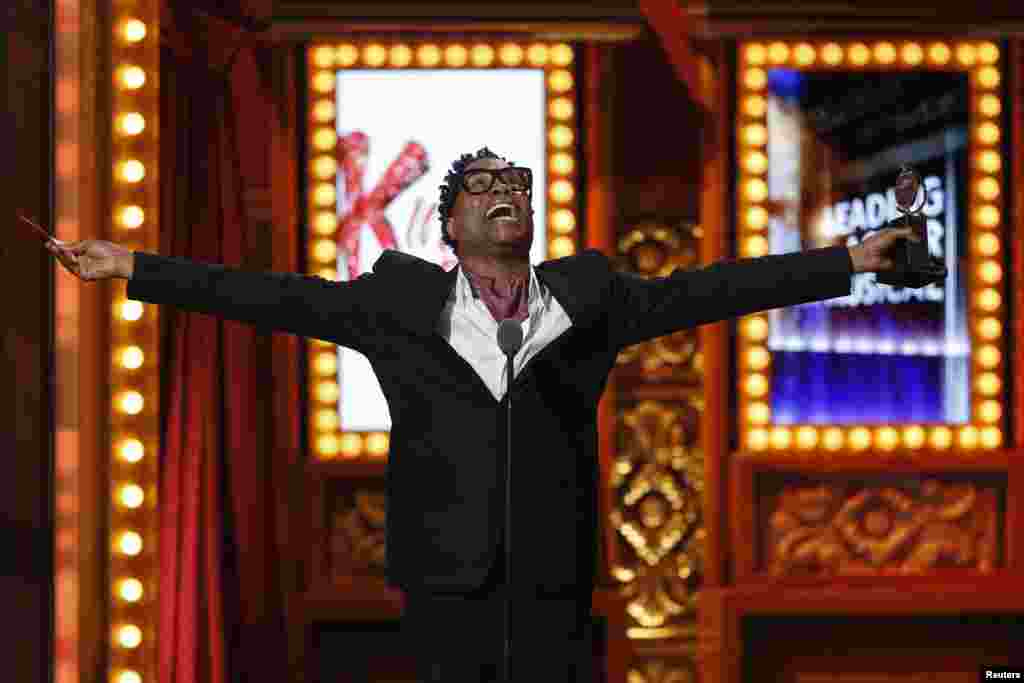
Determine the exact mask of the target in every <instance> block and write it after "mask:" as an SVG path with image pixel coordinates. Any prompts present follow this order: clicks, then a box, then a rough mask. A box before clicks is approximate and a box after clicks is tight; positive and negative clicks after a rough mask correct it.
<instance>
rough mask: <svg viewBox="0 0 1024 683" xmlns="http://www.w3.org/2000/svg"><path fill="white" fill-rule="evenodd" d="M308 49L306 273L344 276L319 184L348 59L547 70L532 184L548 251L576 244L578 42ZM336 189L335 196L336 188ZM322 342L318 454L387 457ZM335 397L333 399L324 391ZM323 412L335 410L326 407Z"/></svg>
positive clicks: (333, 181) (326, 174)
mask: <svg viewBox="0 0 1024 683" xmlns="http://www.w3.org/2000/svg"><path fill="white" fill-rule="evenodd" d="M306 54H307V60H306V68H307V74H308V79H307V82H308V83H309V84H310V87H309V88H308V90H307V92H306V99H307V105H308V106H307V111H308V112H310V113H309V120H308V130H309V137H308V143H309V145H310V149H311V154H310V156H311V159H310V163H309V165H308V167H307V169H306V171H305V172H306V174H307V179H308V184H307V187H308V188H309V190H308V192H307V197H306V201H307V206H308V208H309V216H310V226H309V234H310V236H311V237H310V240H309V243H308V244H307V245H306V251H307V254H308V258H309V264H310V267H309V274H311V275H319V276H321V277H324V278H326V279H329V280H336V279H338V274H337V272H336V269H335V268H336V263H337V260H336V259H337V251H336V250H332V249H330V248H327V247H325V246H324V243H325V242H327V243H332V244H336V243H337V236H336V233H337V228H338V220H337V215H336V213H335V211H334V210H333V208H331V209H326V208H325V206H324V202H325V201H326V193H325V192H323V191H319V190H318V188H320V187H329V188H332V189H333V188H334V187H336V186H337V181H338V176H337V172H338V168H337V164H336V163H333V160H334V159H335V158H337V156H336V154H337V135H336V128H335V121H336V118H335V117H336V115H337V112H336V107H335V106H334V95H335V90H336V87H337V86H336V80H337V73H338V71H339V70H341V69H381V70H393V69H408V70H417V69H480V68H484V69H508V68H538V69H541V70H543V72H544V83H545V91H546V101H545V104H544V111H545V130H546V133H545V151H546V153H545V157H546V158H545V164H546V177H547V187H545V188H534V195H535V196H539V195H540V193H541V192H542V191H543V192H544V196H545V197H546V198H547V206H548V210H547V226H546V229H547V244H548V256H549V257H551V258H559V257H562V256H568V255H571V254H573V253H575V252H576V250H577V248H578V245H579V243H580V233H579V227H578V226H579V224H580V220H579V218H580V214H579V209H578V206H579V200H578V197H579V195H580V192H579V184H578V175H577V174H578V171H579V159H578V158H577V151H576V150H577V144H578V140H579V138H580V132H579V130H578V126H577V111H578V109H579V105H578V103H577V97H576V92H577V90H576V78H577V76H576V70H575V64H576V51H575V48H573V47H572V46H571V45H569V44H567V43H563V42H557V41H556V42H551V41H545V40H532V39H528V38H523V39H512V40H495V39H494V38H482V39H480V40H476V39H466V40H453V39H446V38H443V37H440V38H436V39H422V40H421V39H419V38H417V39H415V40H414V39H410V40H401V39H400V38H396V37H394V36H391V37H387V38H385V37H383V36H382V37H366V38H363V39H358V40H346V41H342V42H336V41H330V42H327V41H314V42H313V43H312V44H311V45H310V46H309V49H308V50H307V53H306ZM368 56H369V57H370V60H369V61H367V57H368ZM566 162H568V163H566ZM147 180H148V179H147ZM331 199H332V203H333V197H332V198H331ZM438 229H440V228H438ZM324 351H330V352H336V351H337V349H336V348H335V347H334V345H332V344H329V343H326V342H322V341H319V340H314V339H311V340H309V342H308V344H307V355H308V359H309V363H308V367H309V384H308V386H309V389H308V394H307V401H309V403H310V407H311V410H310V415H318V416H321V417H319V418H318V419H315V420H310V421H309V425H308V426H307V429H308V430H309V432H308V434H309V443H310V444H311V449H312V451H313V453H312V456H313V458H314V459H316V460H319V461H321V462H329V461H351V460H368V461H381V460H382V459H384V458H386V457H387V452H388V444H389V434H387V433H385V432H345V431H344V430H342V429H341V428H340V427H339V425H340V424H341V416H340V414H339V410H338V403H337V400H336V397H334V392H332V391H323V390H322V389H321V387H322V385H323V387H324V388H325V389H326V388H327V387H326V384H327V383H329V382H336V381H337V374H336V372H335V369H334V368H330V367H328V366H327V364H320V363H317V362H316V360H317V355H318V354H320V353H322V352H324ZM328 370H329V372H328ZM328 398H334V400H325V399H328ZM325 412H327V413H332V414H331V415H330V416H329V417H325V416H324V413H325Z"/></svg>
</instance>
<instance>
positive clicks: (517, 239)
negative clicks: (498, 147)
mask: <svg viewBox="0 0 1024 683" xmlns="http://www.w3.org/2000/svg"><path fill="white" fill-rule="evenodd" d="M508 166H509V164H508V162H506V161H503V160H501V159H477V160H476V161H474V162H472V163H471V164H469V165H468V166H467V167H466V171H467V172H468V171H470V170H473V169H478V168H485V169H501V168H508ZM448 233H449V234H450V235H451V237H452V239H454V240H456V241H457V242H458V243H459V256H460V257H465V256H468V255H490V256H510V255H514V254H521V255H522V256H523V257H524V258H529V254H530V245H531V244H532V243H533V209H532V207H531V206H530V194H529V193H527V192H518V191H514V190H513V189H512V188H510V187H509V186H508V185H507V184H506V183H505V182H504V180H503V179H502V178H501V176H498V177H496V178H495V179H494V184H493V185H492V186H491V189H490V190H488V191H487V192H484V193H482V194H470V193H469V192H467V191H466V190H465V188H463V189H462V190H461V191H460V192H459V194H458V196H457V197H456V198H455V205H454V207H453V210H452V214H451V218H450V219H449V223H448Z"/></svg>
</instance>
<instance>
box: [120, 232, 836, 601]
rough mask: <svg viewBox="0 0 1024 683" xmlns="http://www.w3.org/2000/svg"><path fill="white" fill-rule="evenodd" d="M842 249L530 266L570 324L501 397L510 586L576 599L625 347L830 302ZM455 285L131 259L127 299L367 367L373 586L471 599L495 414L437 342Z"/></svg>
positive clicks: (479, 575) (485, 547)
mask: <svg viewBox="0 0 1024 683" xmlns="http://www.w3.org/2000/svg"><path fill="white" fill-rule="evenodd" d="M851 274H852V262H851V260H850V257H849V252H848V250H847V249H846V248H843V247H829V248H825V249H816V250H812V251H808V252H803V253H797V254H787V255H781V256H767V257H763V258H758V259H746V260H739V261H733V262H722V263H718V264H714V265H711V266H708V267H705V268H700V269H694V270H685V271H684V270H677V271H675V272H674V273H672V274H671V275H670V276H668V277H664V278H652V279H645V278H642V277H638V276H635V275H632V274H625V273H618V272H616V271H614V269H613V268H612V264H611V263H610V261H609V259H608V258H607V257H606V256H605V255H603V254H602V253H600V252H598V251H594V250H588V251H585V252H582V253H580V254H578V255H574V256H570V257H567V258H563V259H558V260H553V261H545V262H544V263H541V264H539V265H538V266H537V276H538V278H539V279H540V280H541V281H543V283H544V284H545V285H547V286H548V287H549V288H550V290H551V292H552V294H553V296H554V297H555V298H556V299H557V300H558V302H559V303H560V304H561V305H562V306H563V307H564V308H565V310H566V312H567V313H568V315H569V317H570V319H571V320H572V326H571V327H570V328H569V329H568V330H567V331H565V332H564V333H563V334H562V335H561V336H559V337H558V338H557V339H556V340H554V341H553V342H552V343H551V344H549V345H548V346H547V347H545V348H544V349H542V350H541V351H540V352H539V353H538V354H537V355H536V356H535V357H533V358H532V359H531V360H530V361H529V362H528V363H527V365H526V366H525V367H524V368H523V370H522V371H521V372H520V374H519V375H518V376H517V377H516V378H515V380H514V382H513V386H512V388H513V392H514V396H515V398H514V401H515V403H514V406H513V410H514V414H513V424H514V430H515V433H514V434H513V437H514V438H513V441H514V446H513V449H514V452H513V456H512V457H513V458H514V461H513V475H512V476H513V493H512V498H513V500H512V506H513V512H512V515H513V534H514V536H513V540H512V546H513V548H514V556H513V580H514V582H515V585H516V587H517V589H518V588H523V589H530V587H533V588H534V589H535V590H537V591H539V592H541V593H543V592H547V591H559V592H572V591H573V590H574V589H575V590H579V591H580V594H581V595H584V596H585V595H589V593H590V590H591V589H592V587H593V582H594V576H593V569H594V557H595V553H596V543H597V529H598V518H597V493H598V482H599V477H598V461H597V404H598V400H599V399H600V397H601V393H602V391H603V389H604V386H605V382H606V379H607V377H608V374H609V371H610V370H611V369H612V367H613V365H614V363H615V358H616V356H617V355H618V353H619V352H620V351H621V350H622V349H623V348H625V347H627V346H630V345H632V344H637V343H639V342H642V341H645V340H648V339H651V338H654V337H658V336H661V335H665V334H669V333H671V332H674V331H677V330H680V329H683V328H689V327H694V326H696V325H701V324H704V323H709V322H714V321H719V320H725V319H728V318H733V317H736V316H741V315H745V314H748V313H752V312H755V311H760V310H766V309H771V308H779V307H783V306H791V305H795V304H800V303H806V302H810V301H815V300H820V299H827V298H832V297H837V296H844V295H846V294H849V292H850V276H851ZM455 277H456V272H455V270H452V271H449V272H445V271H444V270H443V269H441V268H440V267H439V266H436V265H434V264H431V263H429V262H427V261H424V260H421V259H418V258H415V257H413V256H409V255H407V254H403V253H400V252H396V251H386V252H384V254H383V255H382V256H381V257H380V259H378V261H377V262H376V263H375V264H374V267H373V271H372V272H371V273H366V274H364V275H362V276H360V277H359V278H357V279H356V280H353V281H351V282H331V281H328V280H324V279H321V278H318V277H311V276H305V275H299V274H290V273H289V274H276V273H257V272H249V271H243V270H237V269H232V268H227V267H224V266H221V265H209V264H201V263H196V262H191V261H186V260H183V259H177V258H167V257H161V256H156V255H153V254H148V253H144V252H137V253H136V254H135V268H134V275H133V277H132V279H131V280H130V281H129V283H128V289H127V294H128V297H129V298H132V299H136V300H140V301H146V302H152V303H158V304H169V305H174V306H177V307H180V308H182V309H184V310H188V311H193V312H200V313H208V314H212V315H216V316H219V317H222V318H226V319H231V320H237V321H242V322H247V323H251V324H253V325H256V326H257V327H259V328H261V329H263V330H267V331H270V330H275V331H283V332H290V333H293V334H296V335H301V336H304V337H313V338H318V339H323V340H326V341H329V342H334V343H336V344H339V345H342V346H345V347H349V348H351V349H354V350H356V351H359V352H360V353H362V354H364V355H365V356H366V357H367V358H368V359H369V361H370V363H371V364H372V367H373V369H374V372H375V373H376V375H377V377H378V378H379V380H380V385H381V387H382V389H383V391H384V395H385V397H386V399H387V402H388V406H389V408H390V412H391V419H392V431H391V450H390V454H389V460H388V467H387V492H388V503H389V507H388V514H387V574H388V579H389V581H390V582H391V583H392V584H394V585H397V586H400V587H402V588H404V589H406V590H433V591H463V590H468V589H472V588H475V587H477V586H478V585H480V583H481V582H482V581H483V579H484V578H485V575H486V573H487V571H488V569H489V568H490V567H491V564H492V563H493V562H495V561H496V560H500V558H499V557H497V555H498V554H497V553H496V548H497V547H498V542H499V541H500V539H501V534H502V533H503V531H502V523H503V510H504V498H503V496H504V485H503V477H504V471H505V469H504V450H505V446H504V444H505V437H506V434H505V420H506V410H505V409H504V403H503V402H498V401H496V400H495V399H494V397H493V395H492V394H491V392H490V391H489V390H488V389H487V387H486V385H485V384H484V383H483V381H482V380H481V379H480V377H479V376H478V375H477V373H476V372H475V371H474V369H473V368H472V367H471V366H470V365H469V363H467V362H466V361H465V360H464V359H463V358H462V357H461V356H460V355H459V354H458V353H457V352H456V351H455V350H454V349H453V348H452V347H451V346H450V345H449V344H448V342H447V341H445V339H444V338H442V337H441V336H440V335H439V334H438V333H437V326H438V321H439V319H440V315H441V311H442V308H443V306H444V304H445V301H446V300H447V298H448V295H449V293H450V291H451V289H452V287H453V285H454V282H455Z"/></svg>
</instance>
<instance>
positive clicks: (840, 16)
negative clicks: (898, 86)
mask: <svg viewBox="0 0 1024 683" xmlns="http://www.w3.org/2000/svg"><path fill="white" fill-rule="evenodd" d="M678 1H679V2H680V4H681V5H683V7H684V9H685V10H686V11H687V12H688V13H689V14H690V15H691V16H692V18H693V23H692V25H693V30H694V33H695V35H698V36H701V37H706V38H712V37H714V38H720V37H727V36H744V35H756V34H781V33H786V34H790V35H794V34H795V35H799V34H811V33H855V32H868V31H879V30H884V31H888V32H897V33H902V32H907V33H924V32H934V33H957V34H961V33H963V31H964V27H965V26H969V27H970V29H971V33H972V34H974V35H986V34H988V35H1003V36H1007V35H1013V34H1024V5H1021V4H1020V3H1019V2H1017V1H1016V0H994V1H993V0H990V1H989V2H985V3H983V4H982V5H981V6H980V7H979V6H978V5H968V4H961V5H946V4H938V3H929V4H921V3H919V2H909V1H907V0H902V1H897V2H886V1H885V0H866V1H862V2H856V3H851V2H831V1H829V0H812V1H811V2H799V3H795V2H791V1H787V0H765V1H763V2H762V1H761V0H678Z"/></svg>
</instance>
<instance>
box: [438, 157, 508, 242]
mask: <svg viewBox="0 0 1024 683" xmlns="http://www.w3.org/2000/svg"><path fill="white" fill-rule="evenodd" d="M481 159H501V160H502V161H504V162H506V163H508V159H506V158H505V157H502V156H498V155H497V154H495V153H494V152H492V151H491V150H490V149H488V148H487V147H481V148H480V149H478V150H477V151H476V154H463V155H462V156H461V157H459V158H458V160H456V161H455V162H453V163H452V170H451V171H449V172H448V175H446V176H445V177H444V185H441V187H440V189H441V201H440V203H439V204H438V209H437V215H438V217H439V218H440V219H441V241H442V242H444V243H445V244H447V245H448V246H449V247H451V248H452V250H453V251H454V250H456V247H457V243H456V241H455V240H453V239H452V237H451V235H449V234H448V218H449V217H450V216H451V215H452V208H453V207H454V206H455V198H456V197H457V196H458V195H459V190H461V189H462V178H463V177H464V176H465V175H466V167H467V166H469V165H470V164H471V163H473V162H474V161H480V160H481Z"/></svg>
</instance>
